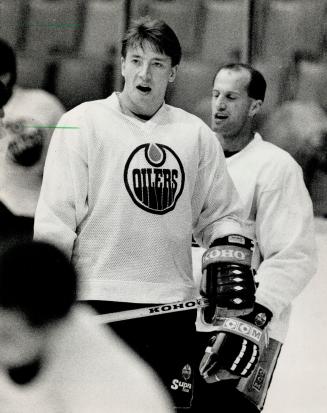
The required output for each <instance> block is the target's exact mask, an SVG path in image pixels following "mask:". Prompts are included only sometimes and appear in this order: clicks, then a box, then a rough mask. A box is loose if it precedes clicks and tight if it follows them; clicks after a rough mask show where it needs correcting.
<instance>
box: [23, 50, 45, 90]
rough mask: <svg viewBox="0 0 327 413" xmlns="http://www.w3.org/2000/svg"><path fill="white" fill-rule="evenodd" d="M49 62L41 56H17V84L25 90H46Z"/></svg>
mask: <svg viewBox="0 0 327 413" xmlns="http://www.w3.org/2000/svg"><path fill="white" fill-rule="evenodd" d="M49 66H50V62H49V61H48V60H47V59H46V58H44V57H42V56H30V55H28V56H27V55H26V54H17V84H18V85H19V86H22V87H26V88H41V89H44V88H45V89H46V88H47V83H48V73H49Z"/></svg>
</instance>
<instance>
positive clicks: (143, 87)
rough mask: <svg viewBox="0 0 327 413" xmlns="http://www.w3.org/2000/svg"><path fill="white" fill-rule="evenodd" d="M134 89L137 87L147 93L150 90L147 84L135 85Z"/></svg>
mask: <svg viewBox="0 0 327 413" xmlns="http://www.w3.org/2000/svg"><path fill="white" fill-rule="evenodd" d="M136 89H138V90H139V91H140V92H142V93H149V92H151V90H152V89H151V88H150V87H149V86H142V85H138V86H136Z"/></svg>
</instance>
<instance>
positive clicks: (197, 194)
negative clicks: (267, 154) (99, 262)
mask: <svg viewBox="0 0 327 413" xmlns="http://www.w3.org/2000/svg"><path fill="white" fill-rule="evenodd" d="M203 134H204V137H205V138H206V139H205V140H203V141H202V147H201V155H200V165H199V170H198V176H197V180H196V183H195V189H194V197H193V206H192V207H193V211H194V212H195V214H194V216H195V219H194V222H193V228H194V231H193V235H194V238H195V240H196V241H197V242H198V244H200V245H201V246H203V247H205V248H207V247H208V246H209V245H210V244H211V243H212V241H213V240H215V239H216V238H219V237H222V236H225V235H228V234H243V229H242V224H243V221H244V216H243V215H244V209H243V205H242V203H241V200H240V197H239V194H238V192H237V190H236V188H235V186H234V183H233V181H232V179H231V177H230V175H229V173H228V171H227V166H226V161H225V157H224V153H223V150H222V147H221V145H220V143H219V142H218V139H217V138H216V136H215V135H214V134H213V133H211V131H210V129H209V130H208V131H207V130H204V131H203ZM243 235H244V234H243Z"/></svg>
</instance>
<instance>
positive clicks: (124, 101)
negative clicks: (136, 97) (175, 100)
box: [117, 91, 162, 122]
mask: <svg viewBox="0 0 327 413" xmlns="http://www.w3.org/2000/svg"><path fill="white" fill-rule="evenodd" d="M117 96H118V101H119V105H120V109H121V111H122V112H123V113H124V115H127V116H132V117H133V118H137V119H139V120H141V121H142V122H146V121H148V120H149V119H151V118H152V117H153V116H154V115H155V114H156V113H157V112H158V110H159V109H160V108H161V106H162V105H161V106H159V108H158V109H157V110H155V111H154V112H153V113H151V114H148V113H141V112H142V111H140V112H138V111H137V109H134V108H133V110H132V109H131V108H130V106H131V105H130V104H129V103H130V102H129V99H128V98H127V97H126V96H125V94H124V91H123V92H121V93H117Z"/></svg>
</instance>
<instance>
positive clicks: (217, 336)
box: [200, 304, 272, 383]
mask: <svg viewBox="0 0 327 413" xmlns="http://www.w3.org/2000/svg"><path fill="white" fill-rule="evenodd" d="M271 318H272V313H271V311H270V310H268V308H266V307H264V306H262V305H260V304H255V309H254V311H253V312H252V313H251V314H249V315H247V316H245V317H242V318H221V319H218V320H216V323H217V326H218V329H217V332H213V335H212V337H211V339H210V340H209V344H208V347H207V348H206V351H205V354H204V356H203V358H202V360H201V363H200V374H201V375H202V377H203V378H204V379H205V380H206V382H207V383H214V382H216V381H221V380H228V379H239V378H241V377H248V376H249V375H250V374H251V373H252V371H253V369H254V368H255V365H256V363H257V361H258V359H259V356H260V353H261V351H262V348H263V347H264V346H265V344H266V341H267V335H266V327H267V324H268V323H269V321H270V320H271Z"/></svg>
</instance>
